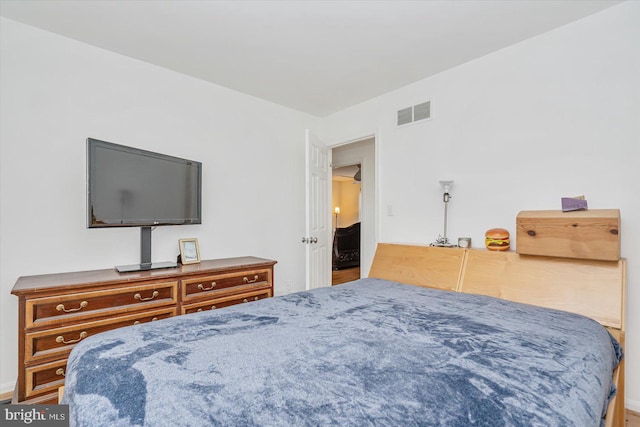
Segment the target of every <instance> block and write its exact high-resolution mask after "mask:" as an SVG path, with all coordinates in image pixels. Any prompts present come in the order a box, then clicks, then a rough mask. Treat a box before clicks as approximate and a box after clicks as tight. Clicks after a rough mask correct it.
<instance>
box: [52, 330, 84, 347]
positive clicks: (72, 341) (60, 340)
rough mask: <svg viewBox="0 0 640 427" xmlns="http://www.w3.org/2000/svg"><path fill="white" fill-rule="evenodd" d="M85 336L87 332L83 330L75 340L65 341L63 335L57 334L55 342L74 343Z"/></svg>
mask: <svg viewBox="0 0 640 427" xmlns="http://www.w3.org/2000/svg"><path fill="white" fill-rule="evenodd" d="M86 337H87V333H86V332H85V331H82V332H80V338H78V339H77V340H69V341H65V340H64V337H63V336H62V335H58V336H57V338H56V342H57V343H62V344H75V343H77V342H79V341H80V340H82V339H83V338H86Z"/></svg>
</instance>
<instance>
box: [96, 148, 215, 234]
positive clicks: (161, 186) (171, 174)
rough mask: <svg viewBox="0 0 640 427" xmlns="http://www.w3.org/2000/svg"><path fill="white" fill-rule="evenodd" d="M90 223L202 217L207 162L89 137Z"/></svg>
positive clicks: (193, 220)
mask: <svg viewBox="0 0 640 427" xmlns="http://www.w3.org/2000/svg"><path fill="white" fill-rule="evenodd" d="M87 175H88V178H87V181H88V182H87V214H88V221H87V226H88V227H89V228H94V227H140V226H142V227H145V226H156V225H179V224H200V223H201V222H202V211H201V197H202V163H200V162H195V161H192V160H186V159H181V158H178V157H173V156H168V155H165V154H160V153H154V152H151V151H146V150H140V149H137V148H132V147H126V146H124V145H118V144H113V143H110V142H105V141H99V140H97V139H92V138H88V139H87Z"/></svg>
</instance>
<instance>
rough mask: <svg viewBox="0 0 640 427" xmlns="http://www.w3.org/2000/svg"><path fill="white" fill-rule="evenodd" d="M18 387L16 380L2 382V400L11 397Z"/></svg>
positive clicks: (0, 395)
mask: <svg viewBox="0 0 640 427" xmlns="http://www.w3.org/2000/svg"><path fill="white" fill-rule="evenodd" d="M15 388H16V383H15V382H8V383H3V384H0V400H4V399H7V398H8V399H11V397H12V396H13V390H14V389H15Z"/></svg>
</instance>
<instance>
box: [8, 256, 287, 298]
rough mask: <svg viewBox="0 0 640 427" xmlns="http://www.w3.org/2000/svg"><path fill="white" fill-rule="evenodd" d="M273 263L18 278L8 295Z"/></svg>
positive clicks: (228, 261) (209, 263) (216, 262)
mask: <svg viewBox="0 0 640 427" xmlns="http://www.w3.org/2000/svg"><path fill="white" fill-rule="evenodd" d="M276 262H277V261H273V260H270V259H265V258H256V257H253V256H246V257H236V258H221V259H210V260H203V261H201V262H200V263H197V264H187V265H181V264H178V266H177V267H175V268H163V269H159V270H146V271H134V272H129V273H119V272H118V271H117V270H116V269H115V268H111V269H104V270H89V271H76V272H69V273H55V274H42V275H36V276H22V277H19V278H18V280H17V281H16V284H15V285H14V286H13V289H12V290H11V293H12V294H14V295H17V296H20V295H24V294H30V295H33V294H34V293H37V292H44V291H48V290H51V289H52V288H59V287H66V288H69V289H73V288H75V287H86V286H91V285H96V286H105V285H110V284H118V283H127V282H138V281H145V280H164V279H176V278H181V279H182V278H185V277H189V276H195V275H199V274H206V273H218V272H223V271H234V270H239V269H247V268H264V267H272V266H273V265H274V264H276Z"/></svg>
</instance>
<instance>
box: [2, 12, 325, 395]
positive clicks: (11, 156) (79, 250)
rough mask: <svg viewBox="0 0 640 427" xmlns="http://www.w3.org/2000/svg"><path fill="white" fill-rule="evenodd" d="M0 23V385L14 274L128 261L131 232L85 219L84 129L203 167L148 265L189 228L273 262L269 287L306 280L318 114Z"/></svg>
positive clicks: (7, 359) (12, 363)
mask: <svg viewBox="0 0 640 427" xmlns="http://www.w3.org/2000/svg"><path fill="white" fill-rule="evenodd" d="M0 28H1V34H0V41H1V43H2V44H1V52H0V55H1V58H2V61H0V67H1V68H0V74H1V75H2V79H1V87H0V89H1V93H2V97H1V101H0V123H1V124H2V126H1V130H0V132H1V133H0V173H1V175H0V197H1V203H0V216H1V219H2V221H1V229H0V233H1V244H0V251H1V258H0V263H1V265H0V342H1V343H2V345H1V346H0V393H4V392H7V391H11V390H12V389H13V386H14V383H15V379H16V376H17V371H16V367H17V357H18V356H17V328H18V325H17V298H16V297H15V296H13V295H11V294H10V292H11V288H12V287H13V285H14V283H15V281H16V279H17V278H18V277H19V276H23V275H33V274H44V273H56V272H63V271H77V270H85V269H102V268H112V267H113V266H114V265H120V264H131V263H136V262H139V259H140V249H139V248H140V246H139V245H140V232H139V229H137V228H129V229H91V230H89V229H87V228H85V224H86V208H85V203H86V199H85V191H86V188H85V173H86V172H85V167H86V162H85V156H86V151H85V140H86V138H87V137H89V136H91V137H94V138H98V139H104V140H107V141H112V142H117V143H121V144H125V145H132V146H136V147H140V148H144V149H149V150H152V151H159V152H162V153H167V154H171V155H175V156H179V157H186V158H190V159H194V160H199V161H202V162H203V188H204V194H203V216H204V219H203V223H202V225H197V226H176V227H159V228H157V229H156V230H155V231H154V232H153V238H152V239H153V240H152V245H153V247H152V258H153V261H167V260H175V258H176V255H177V254H178V239H179V238H185V237H196V238H198V240H199V243H200V250H201V256H202V258H203V259H207V258H222V257H233V256H244V255H253V256H258V257H264V258H271V259H275V260H277V261H278V264H276V267H275V292H276V294H282V293H286V292H290V291H295V290H302V289H304V286H305V282H304V250H303V249H304V247H303V246H302V245H301V244H300V241H299V237H300V236H301V235H302V234H303V232H304V178H303V177H304V129H305V128H306V127H309V128H311V129H314V128H316V127H317V123H318V119H316V118H314V117H312V116H309V115H307V114H303V113H299V112H296V111H293V110H290V109H287V108H284V107H281V106H278V105H274V104H272V103H269V102H266V101H263V100H260V99H257V98H253V97H250V96H246V95H243V94H240V93H238V92H234V91H231V90H229V89H226V88H223V87H219V86H216V85H212V84H210V83H206V82H204V81H200V80H197V79H194V78H191V77H188V76H184V75H181V74H178V73H174V72H172V71H168V70H165V69H162V68H159V67H156V66H152V65H149V64H147V63H144V62H141V61H137V60H134V59H131V58H127V57H124V56H121V55H117V54H114V53H111V52H107V51H104V50H101V49H98V48H95V47H92V46H89V45H86V44H83V43H79V42H76V41H73V40H70V39H66V38H63V37H60V36H57V35H54V34H52V33H48V32H44V31H41V30H39V29H36V28H33V27H29V26H26V25H23V24H20V23H17V22H14V21H11V20H7V19H4V18H2V21H1V22H0ZM295 177H299V178H300V179H295ZM283 189H286V190H285V191H283Z"/></svg>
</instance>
